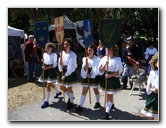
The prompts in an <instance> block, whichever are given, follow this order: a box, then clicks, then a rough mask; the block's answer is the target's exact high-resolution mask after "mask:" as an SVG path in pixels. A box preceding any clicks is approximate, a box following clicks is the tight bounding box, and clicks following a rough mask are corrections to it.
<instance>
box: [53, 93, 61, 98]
mask: <svg viewBox="0 0 166 128" xmlns="http://www.w3.org/2000/svg"><path fill="white" fill-rule="evenodd" d="M61 94H62V92H59V93H56V94H55V96H54V98H55V99H56V98H58V96H59V95H61Z"/></svg>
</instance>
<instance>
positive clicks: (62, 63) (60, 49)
mask: <svg viewBox="0 0 166 128" xmlns="http://www.w3.org/2000/svg"><path fill="white" fill-rule="evenodd" d="M60 53H61V56H60V60H61V62H62V76H63V75H64V71H63V60H62V45H60ZM62 85H63V86H64V81H63V80H62ZM63 97H64V101H65V93H64V91H63Z"/></svg>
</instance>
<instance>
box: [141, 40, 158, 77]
mask: <svg viewBox="0 0 166 128" xmlns="http://www.w3.org/2000/svg"><path fill="white" fill-rule="evenodd" d="M156 53H157V49H156V48H155V47H154V43H153V42H152V41H150V42H148V47H147V48H146V51H145V53H144V54H145V60H146V63H145V74H146V75H149V72H150V70H151V66H150V64H149V61H150V60H151V58H152V56H153V55H155V54H156Z"/></svg>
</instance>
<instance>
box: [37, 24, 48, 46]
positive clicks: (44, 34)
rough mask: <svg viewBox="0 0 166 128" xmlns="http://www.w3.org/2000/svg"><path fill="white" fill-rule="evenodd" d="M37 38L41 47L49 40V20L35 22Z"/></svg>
mask: <svg viewBox="0 0 166 128" xmlns="http://www.w3.org/2000/svg"><path fill="white" fill-rule="evenodd" d="M34 27H35V38H36V40H37V43H38V44H39V46H40V47H41V48H44V47H45V44H46V43H47V42H48V35H49V33H48V22H46V21H43V22H35V25H34Z"/></svg>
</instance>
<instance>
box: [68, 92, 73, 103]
mask: <svg viewBox="0 0 166 128" xmlns="http://www.w3.org/2000/svg"><path fill="white" fill-rule="evenodd" d="M69 98H70V103H73V93H69Z"/></svg>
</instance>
